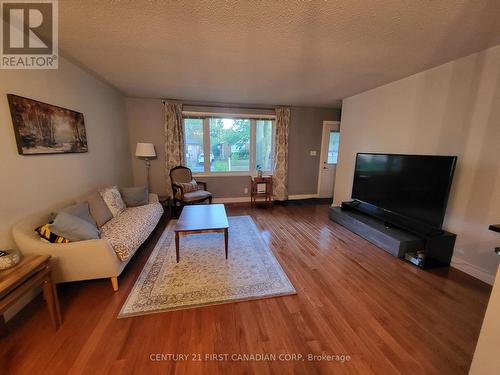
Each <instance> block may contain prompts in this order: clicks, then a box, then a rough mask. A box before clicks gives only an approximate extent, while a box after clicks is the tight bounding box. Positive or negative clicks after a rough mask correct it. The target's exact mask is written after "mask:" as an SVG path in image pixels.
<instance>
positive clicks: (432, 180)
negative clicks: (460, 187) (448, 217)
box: [352, 153, 457, 228]
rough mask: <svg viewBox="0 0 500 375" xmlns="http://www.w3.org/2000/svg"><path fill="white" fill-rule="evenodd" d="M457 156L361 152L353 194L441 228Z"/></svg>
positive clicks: (361, 199)
mask: <svg viewBox="0 0 500 375" xmlns="http://www.w3.org/2000/svg"><path fill="white" fill-rule="evenodd" d="M456 160H457V157H456V156H437V155H398V154H374V153H358V154H357V157H356V167H355V171H354V183H353V188H352V198H353V199H356V200H359V201H362V202H366V203H370V204H372V205H375V206H377V207H380V208H383V209H385V210H387V211H391V212H393V213H396V214H399V215H403V216H405V217H408V218H411V219H415V220H418V221H420V222H423V223H426V224H428V225H431V226H433V227H436V228H441V226H442V224H443V219H444V214H445V211H446V205H447V203H448V195H449V192H450V187H451V181H452V178H453V172H454V170H455V164H456Z"/></svg>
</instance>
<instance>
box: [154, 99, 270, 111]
mask: <svg viewBox="0 0 500 375" xmlns="http://www.w3.org/2000/svg"><path fill="white" fill-rule="evenodd" d="M168 101H173V102H181V103H182V104H184V105H187V106H193V107H208V108H243V109H268V110H274V109H275V107H274V106H260V107H259V106H250V107H248V106H245V105H244V104H234V103H221V104H216V103H209V104H204V103H200V102H189V101H182V100H175V99H162V100H161V102H162V104H165V103H166V102H168Z"/></svg>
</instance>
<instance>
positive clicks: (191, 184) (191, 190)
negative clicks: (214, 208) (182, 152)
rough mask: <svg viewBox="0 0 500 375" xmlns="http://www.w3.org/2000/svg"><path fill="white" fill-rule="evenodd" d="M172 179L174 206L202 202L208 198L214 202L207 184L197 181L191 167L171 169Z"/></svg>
mask: <svg viewBox="0 0 500 375" xmlns="http://www.w3.org/2000/svg"><path fill="white" fill-rule="evenodd" d="M170 181H171V183H172V192H173V194H174V206H177V203H179V204H180V205H185V204H193V203H200V202H203V201H205V200H207V199H208V203H212V194H211V193H209V192H208V191H207V190H206V189H207V184H206V183H205V182H202V181H196V180H195V179H194V178H193V174H192V173H191V169H189V168H186V167H183V166H178V167H175V168H172V169H171V170H170Z"/></svg>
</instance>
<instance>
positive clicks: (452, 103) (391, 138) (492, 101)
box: [334, 46, 500, 284]
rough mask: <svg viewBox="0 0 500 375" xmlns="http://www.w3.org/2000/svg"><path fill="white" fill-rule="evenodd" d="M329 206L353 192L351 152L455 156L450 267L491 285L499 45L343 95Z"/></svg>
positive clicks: (498, 155) (497, 187) (499, 182)
mask: <svg viewBox="0 0 500 375" xmlns="http://www.w3.org/2000/svg"><path fill="white" fill-rule="evenodd" d="M340 129H341V130H340V150H339V162H338V165H337V174H336V180H335V194H334V203H335V204H340V202H342V201H344V200H348V199H350V197H351V190H352V180H353V171H354V162H355V157H356V152H370V151H371V152H391V153H420V154H441V155H458V167H457V170H456V173H455V178H454V182H453V186H452V191H451V196H450V200H449V204H448V210H447V214H446V218H445V223H444V227H445V228H446V229H448V230H449V231H451V232H454V233H456V234H457V235H458V238H457V243H456V246H455V253H454V257H453V265H454V266H455V267H457V268H460V269H462V270H464V271H465V272H467V273H470V274H471V275H473V276H476V277H478V278H480V279H482V280H483V281H486V282H488V283H490V284H492V283H493V280H494V277H495V274H496V270H497V266H498V256H496V255H495V254H494V253H493V248H494V247H495V246H498V245H499V237H498V234H495V233H493V232H491V231H489V230H488V225H489V224H495V223H500V46H497V47H494V48H490V49H488V50H485V51H482V52H480V53H476V54H473V55H470V56H467V57H464V58H461V59H458V60H455V61H452V62H450V63H447V64H444V65H441V66H439V67H436V68H433V69H430V70H427V71H425V72H422V73H419V74H416V75H413V76H410V77H407V78H404V79H401V80H399V81H396V82H393V83H390V84H388V85H385V86H381V87H378V88H376V89H373V90H370V91H367V92H364V93H361V94H358V95H356V96H353V97H350V98H347V99H345V100H344V101H343V104H342V120H341V127H340Z"/></svg>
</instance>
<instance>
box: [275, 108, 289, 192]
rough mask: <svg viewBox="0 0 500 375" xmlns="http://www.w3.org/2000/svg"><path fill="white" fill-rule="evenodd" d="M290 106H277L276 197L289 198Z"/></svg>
mask: <svg viewBox="0 0 500 375" xmlns="http://www.w3.org/2000/svg"><path fill="white" fill-rule="evenodd" d="M289 126H290V108H287V107H277V108H276V140H275V147H274V170H273V187H274V198H275V199H276V200H279V201H284V200H287V199H288V128H289Z"/></svg>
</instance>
